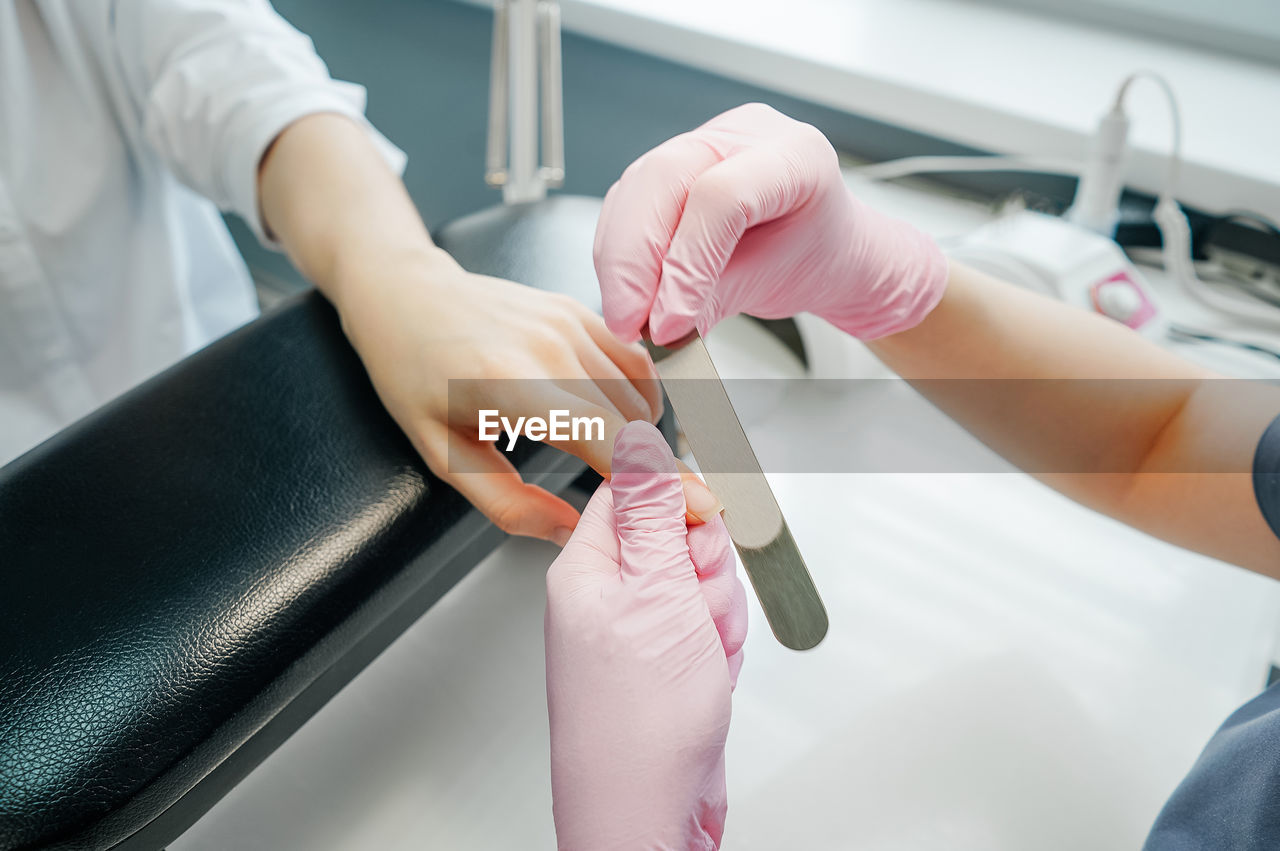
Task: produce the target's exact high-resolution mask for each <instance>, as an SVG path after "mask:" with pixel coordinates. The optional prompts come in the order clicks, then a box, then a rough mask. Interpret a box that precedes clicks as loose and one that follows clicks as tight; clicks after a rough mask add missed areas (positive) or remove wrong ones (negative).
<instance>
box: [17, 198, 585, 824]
mask: <svg viewBox="0 0 1280 851" xmlns="http://www.w3.org/2000/svg"><path fill="white" fill-rule="evenodd" d="M597 211H598V202H594V201H586V200H583V199H576V200H575V199H568V200H566V201H564V203H559V204H557V203H552V204H549V205H545V206H542V207H537V206H534V207H526V208H523V209H521V210H519V211H516V212H512V211H499V212H498V213H496V214H482V215H481V216H480V217H479V218H478V220H472V221H470V222H468V221H465V220H464V221H463V222H460V223H459V224H458V229H457V230H456V231H453V232H452V236H451V232H450V231H448V230H446V231H445V232H444V233H443V234H442V235H441V238H442V242H443V243H444V244H445V245H446V246H447V247H449V248H450V249H451V250H453V251H455V252H456V253H457V254H458V255H459V256H460V257H461V258H462V259H463V262H464V263H465V264H466V265H468V266H469V267H470V268H472V269H474V270H476V271H482V272H488V273H490V274H501V275H505V276H507V277H512V278H515V279H517V280H521V281H523V282H526V283H531V284H534V285H540V286H544V287H546V288H549V289H557V290H560V291H566V292H569V293H571V294H576V295H578V296H579V297H582V298H584V299H585V300H588V301H591V300H592V299H593V298H594V297H595V295H594V294H595V293H596V287H595V281H594V274H593V273H592V272H591V267H590V242H591V233H592V230H593V229H594V223H595V216H596V212H597ZM495 215H496V216H497V218H494V216H495ZM486 216H487V218H486ZM534 220H537V221H539V222H540V224H537V225H532V224H529V223H530V222H533V221H534ZM477 221H478V222H479V224H477V223H476V222H477ZM486 222H487V224H486ZM530 228H532V230H533V231H534V232H537V233H541V234H542V235H541V236H537V237H535V238H534V239H533V241H532V242H528V241H525V242H520V241H519V240H518V239H517V241H516V242H515V243H513V242H512V241H511V239H512V236H511V234H512V233H513V232H515V233H517V234H519V233H525V234H526V235H527V233H528V232H530ZM520 238H521V239H523V238H524V237H520ZM513 246H514V247H513ZM521 258H533V262H532V263H531V264H529V265H522V263H524V260H522V259H521ZM557 258H558V259H557ZM565 258H571V259H570V261H569V262H568V263H567V264H566V263H565V262H561V261H564V260H565ZM548 454H549V455H548ZM535 462H536V463H535ZM518 465H519V466H521V468H522V469H524V468H525V467H527V468H528V469H529V470H532V471H536V472H531V473H530V474H529V477H530V478H531V479H532V480H534V481H538V482H540V483H543V484H545V485H546V486H548V487H550V488H552V489H553V490H563V489H564V488H565V487H566V486H567V485H568V484H569V483H570V482H571V481H572V480H573V479H574V478H575V477H576V476H577V475H578V474H579V473H581V471H582V470H583V465H582V464H581V463H580V462H578V461H577V460H576V459H574V458H572V457H570V456H567V455H563V454H561V453H558V452H556V451H555V450H553V449H550V448H548V447H545V446H541V445H529V446H526V447H525V448H524V454H523V455H522V456H520V459H519V462H518ZM501 537H502V536H501V533H499V532H498V531H497V530H496V529H495V528H494V527H492V526H491V525H490V524H488V523H487V522H486V521H485V520H484V518H483V517H482V516H481V515H480V514H479V513H477V512H476V511H475V510H474V509H473V508H471V507H470V506H469V505H468V504H467V503H466V501H465V500H464V499H462V498H461V497H460V496H459V495H458V494H457V493H456V492H454V491H453V490H452V489H450V488H448V487H446V486H444V485H443V484H441V483H440V482H439V481H438V480H437V479H435V478H434V477H432V476H431V475H430V474H429V473H428V472H427V470H426V468H425V467H424V465H423V464H422V463H421V461H420V460H419V459H418V457H417V455H416V454H415V453H414V451H413V449H412V447H411V446H410V445H409V443H408V441H407V440H406V439H405V438H404V437H403V435H401V433H400V431H399V430H398V429H397V427H396V425H395V423H394V422H393V421H392V420H391V419H390V418H389V417H388V416H387V414H386V413H385V412H384V411H383V409H382V407H381V405H380V404H379V402H378V399H377V397H376V395H375V394H374V391H373V389H372V387H371V386H370V384H369V382H368V379H367V377H366V375H365V373H364V370H363V368H362V366H361V364H360V362H359V360H358V358H357V357H356V355H355V353H354V352H353V351H352V350H351V348H350V347H349V346H348V345H347V343H346V340H345V338H344V337H343V335H342V332H341V330H340V328H339V325H338V322H337V317H336V315H335V314H334V312H333V310H332V309H331V308H330V307H329V305H328V304H327V303H326V302H325V301H324V300H323V299H322V298H320V297H319V296H318V295H316V294H314V293H312V294H307V295H304V296H302V297H300V298H298V299H296V300H294V301H292V302H291V303H289V304H287V305H286V306H284V307H283V308H282V309H280V310H278V311H277V312H275V313H273V314H272V315H270V316H267V317H264V318H262V319H260V320H258V321H256V322H254V323H252V324H251V325H249V326H247V327H245V328H243V329H241V330H240V331H237V332H236V333H234V334H232V335H230V336H228V337H226V338H224V339H222V340H220V341H218V342H216V343H214V344H213V345H212V346H210V347H209V348H207V349H205V350H204V351H201V352H199V353H197V354H196V355H194V356H193V357H191V358H188V359H187V360H185V361H183V362H182V363H181V364H179V365H177V366H176V367H174V368H173V369H170V370H169V371H167V372H165V373H163V374H162V375H160V376H158V377H156V378H154V379H152V380H151V381H148V382H147V383H145V384H144V385H142V386H140V387H139V388H137V389H135V390H134V391H132V392H130V393H128V394H126V395H125V396H123V397H121V398H120V399H118V400H117V401H115V402H113V403H112V404H110V405H108V406H107V407H106V408H104V409H102V410H100V411H98V412H97V413H95V414H93V415H91V416H90V417H88V418H87V419H85V420H83V421H81V422H79V423H77V424H75V425H74V426H72V427H71V428H69V429H68V430H66V431H65V432H63V433H62V434H59V435H58V436H56V437H55V438H53V439H52V440H50V441H49V442H47V443H45V444H43V445H42V446H40V447H38V448H36V449H35V450H33V451H32V452H30V453H28V454H27V455H25V456H23V457H21V458H19V459H18V460H16V461H14V462H13V463H11V464H10V465H8V466H6V467H4V468H3V469H0V564H2V565H3V573H2V574H0V575H2V576H3V587H2V588H0V848H4V849H11V848H28V847H41V848H46V847H47V848H108V847H119V848H157V847H162V846H163V845H164V844H165V843H167V842H169V841H170V840H171V839H173V838H174V837H175V836H177V835H178V834H179V833H181V831H182V830H184V829H185V828H186V827H187V826H189V825H190V824H191V823H192V822H194V821H195V819H196V818H198V817H199V816H200V815H201V814H203V813H204V812H205V811H206V810H207V809H208V807H209V806H211V805H212V804H213V803H214V802H216V801H217V800H218V798H220V797H221V796H222V795H223V794H224V793H225V791H226V790H227V789H229V788H230V787H231V786H232V785H234V784H235V783H236V782H237V781H238V780H239V779H240V778H241V777H243V776H244V775H245V774H246V773H247V772H248V771H249V770H251V769H252V768H253V766H254V765H256V764H257V763H258V762H260V761H261V760H262V759H263V758H264V757H265V756H266V755H267V754H268V753H270V752H271V751H272V750H273V749H274V748H275V747H276V746H277V745H278V744H279V743H280V742H281V741H283V740H284V739H285V738H286V737H287V736H288V735H289V734H290V733H292V732H293V731H294V730H295V729H297V728H298V727H299V726H300V725H301V724H302V722H303V721H305V720H306V718H307V717H309V716H310V715H311V714H312V713H314V712H315V711H316V709H318V708H319V707H320V706H321V705H323V703H324V702H325V701H326V700H327V699H328V698H329V697H330V696H332V695H333V694H334V693H335V692H337V690H338V689H340V688H341V687H342V686H343V685H344V684H345V683H346V682H348V681H349V680H350V679H351V678H352V677H353V676H354V675H355V674H356V673H357V672H358V671H359V670H360V669H361V668H362V667H364V665H365V664H367V663H368V662H369V661H370V660H371V659H372V658H373V657H374V656H375V655H377V653H378V652H379V651H381V650H382V649H383V648H384V647H385V646H386V645H387V644H389V643H390V642H391V640H392V639H394V638H395V636H396V635H398V634H399V633H400V632H401V631H403V630H404V629H405V628H406V627H407V626H408V625H409V624H410V623H412V622H413V620H414V619H416V618H417V617H418V616H419V615H420V614H421V613H422V612H423V611H425V610H426V609H427V608H428V607H429V606H430V605H431V604H432V603H433V602H435V600H437V599H438V598H439V597H440V596H441V595H442V594H443V593H444V592H445V591H447V590H448V589H449V588H450V587H452V585H453V584H454V583H455V582H457V580H458V579H459V578H461V577H462V576H463V575H465V574H466V572H467V571H469V570H470V569H471V568H472V567H473V566H474V565H475V564H476V562H477V561H479V559H480V558H481V557H482V556H483V555H484V554H485V553H487V552H488V551H489V550H491V549H492V548H493V547H494V546H496V545H497V544H498V543H499V542H500V540H501Z"/></svg>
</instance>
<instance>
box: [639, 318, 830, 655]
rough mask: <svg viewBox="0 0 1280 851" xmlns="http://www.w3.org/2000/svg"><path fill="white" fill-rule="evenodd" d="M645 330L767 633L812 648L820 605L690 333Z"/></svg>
mask: <svg viewBox="0 0 1280 851" xmlns="http://www.w3.org/2000/svg"><path fill="white" fill-rule="evenodd" d="M647 330H648V329H646V333H645V335H644V341H645V345H646V346H647V347H648V348H649V354H650V356H652V358H653V362H654V364H655V365H656V366H657V368H658V375H659V376H660V377H661V378H662V387H663V389H664V390H666V392H667V398H668V399H670V400H671V407H672V408H673V409H674V410H675V414H676V418H677V419H678V420H679V421H680V425H681V427H682V428H683V429H684V435H685V439H686V440H688V441H689V448H690V449H691V450H692V451H693V457H694V458H696V459H697V460H698V466H699V467H700V468H701V470H702V475H703V478H704V479H705V480H706V482H707V485H708V486H710V488H711V490H712V491H713V492H714V493H715V495H716V496H718V497H719V498H720V501H721V502H722V503H724V525H725V526H726V527H728V529H729V537H731V538H733V543H734V545H735V546H736V547H737V548H738V555H739V556H740V557H741V558H742V564H743V566H744V567H745V568H746V569H747V576H748V577H750V579H751V585H752V587H754V588H755V591H756V596H757V597H758V598H759V599H760V606H761V607H762V608H763V609H764V614H765V617H766V618H767V619H768V621H769V627H770V628H771V629H772V630H773V634H774V636H776V637H777V639H778V641H779V642H781V643H782V645H783V646H785V647H790V648H791V649H792V650H808V649H809V648H811V647H815V646H817V644H818V642H820V641H822V639H823V637H824V636H825V635H826V634H827V610H826V608H825V607H824V606H823V605H822V598H821V597H819V596H818V590H817V589H816V588H815V587H814V586H813V578H812V577H810V576H809V569H808V568H807V567H805V563H804V558H803V557H802V556H801V555H800V550H799V549H798V548H797V547H796V542H795V539H794V538H792V537H791V530H790V529H788V528H787V521H786V520H785V519H784V518H783V516H782V509H781V508H779V507H778V501H777V499H775V498H774V496H773V490H772V489H770V487H769V482H768V481H767V480H766V479H765V477H764V471H763V470H761V469H760V462H759V461H758V460H757V459H756V453H755V451H754V450H752V448H751V444H750V443H748V442H747V435H746V432H744V431H743V430H742V423H740V422H739V421H738V415H737V413H736V412H735V411H734V409H733V404H732V403H731V402H730V401H729V394H728V393H727V392H726V391H725V389H724V384H723V383H721V381H720V376H719V374H718V373H717V372H716V368H715V364H713V363H712V362H711V355H710V353H709V352H708V351H707V346H706V344H705V343H704V342H703V340H702V337H701V336H700V335H699V334H698V332H697V331H694V332H692V333H691V334H689V336H687V337H685V338H683V339H682V340H680V341H679V342H676V343H673V344H672V345H670V346H659V345H656V344H655V343H654V342H653V341H652V340H650V339H649V335H648V333H647Z"/></svg>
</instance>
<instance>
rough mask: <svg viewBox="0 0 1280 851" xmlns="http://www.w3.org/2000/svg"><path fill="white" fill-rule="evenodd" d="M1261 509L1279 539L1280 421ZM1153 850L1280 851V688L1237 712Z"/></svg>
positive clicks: (1171, 811)
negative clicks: (1232, 850)
mask: <svg viewBox="0 0 1280 851" xmlns="http://www.w3.org/2000/svg"><path fill="white" fill-rule="evenodd" d="M1253 490H1254V493H1255V494H1256V495H1257V498H1258V507H1259V508H1261V509H1262V515H1263V516H1264V517H1265V518H1266V519H1267V523H1268V524H1269V525H1270V526H1271V529H1272V531H1274V532H1275V533H1276V534H1277V535H1278V536H1280V417H1278V418H1276V419H1275V420H1273V421H1272V423H1271V425H1270V426H1268V427H1267V430H1266V431H1265V432H1264V433H1263V435H1262V439H1261V440H1260V441H1259V442H1258V449H1257V452H1255V453H1254V456H1253ZM1144 847H1145V849H1146V851H1203V849H1214V851H1217V849H1255V848H1257V849H1262V848H1267V849H1275V848H1280V683H1277V684H1276V685H1274V686H1272V687H1271V688H1269V689H1267V690H1266V691H1264V692H1263V693H1262V694H1260V695H1258V696H1257V697H1255V698H1254V699H1253V700H1251V701H1249V702H1248V703H1246V704H1245V705H1244V706H1242V707H1240V708H1239V709H1237V710H1236V711H1235V713H1234V714H1233V715H1232V716H1231V717H1230V718H1228V719H1227V720H1226V722H1225V723H1224V724H1223V725H1222V727H1220V728H1219V729H1218V732H1217V733H1215V734H1214V736H1213V738H1212V739H1210V740H1209V744H1207V745H1206V746H1205V749H1204V752H1203V753H1201V754H1200V758H1199V759H1198V760H1196V764H1195V765H1194V766H1192V768H1191V773H1190V774H1188V775H1187V776H1186V779H1184V780H1183V781H1182V783H1181V784H1179V786H1178V788H1177V789H1176V790H1175V791H1174V793H1173V797H1171V798H1170V799H1169V801H1168V803H1166V804H1165V805H1164V809H1163V810H1162V811H1161V812H1160V815H1159V816H1158V817H1157V818H1156V823H1155V826H1154V827H1152V828H1151V834H1150V836H1148V837H1147V843H1146V845H1145V846H1144Z"/></svg>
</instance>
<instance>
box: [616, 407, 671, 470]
mask: <svg viewBox="0 0 1280 851" xmlns="http://www.w3.org/2000/svg"><path fill="white" fill-rule="evenodd" d="M636 473H642V474H667V475H675V474H676V459H675V456H674V455H672V453H671V447H670V446H668V445H667V440H666V438H664V437H663V436H662V432H660V431H658V429H657V427H656V426H654V425H653V424H652V423H649V422H645V421H644V420H633V421H632V422H629V423H627V424H626V425H625V426H623V427H622V428H621V429H619V430H618V434H617V437H615V438H614V441H613V477H614V478H617V477H618V476H619V475H624V476H625V475H628V474H636Z"/></svg>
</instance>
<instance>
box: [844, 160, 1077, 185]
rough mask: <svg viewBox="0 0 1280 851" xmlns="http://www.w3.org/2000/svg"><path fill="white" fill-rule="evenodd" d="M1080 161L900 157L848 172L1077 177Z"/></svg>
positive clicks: (889, 176)
mask: <svg viewBox="0 0 1280 851" xmlns="http://www.w3.org/2000/svg"><path fill="white" fill-rule="evenodd" d="M1083 167H1084V164H1083V163H1080V162H1075V161H1073V160H1065V159H1061V158H1058V157H1032V156H1019V155H1007V156H1006V155H996V156H957V157H941V156H938V157H934V156H923V157H903V158H902V159H898V160H889V161H888V162H882V163H874V164H872V165H864V166H858V167H857V168H854V169H852V170H851V171H852V173H853V174H855V175H857V176H858V177H862V178H865V179H867V180H896V179H897V178H899V177H907V176H908V175H912V174H929V173H936V172H972V171H977V172H983V171H1034V172H1042V173H1044V174H1065V175H1070V176H1073V177H1074V176H1079V174H1080V170H1081V169H1082V168H1083Z"/></svg>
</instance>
